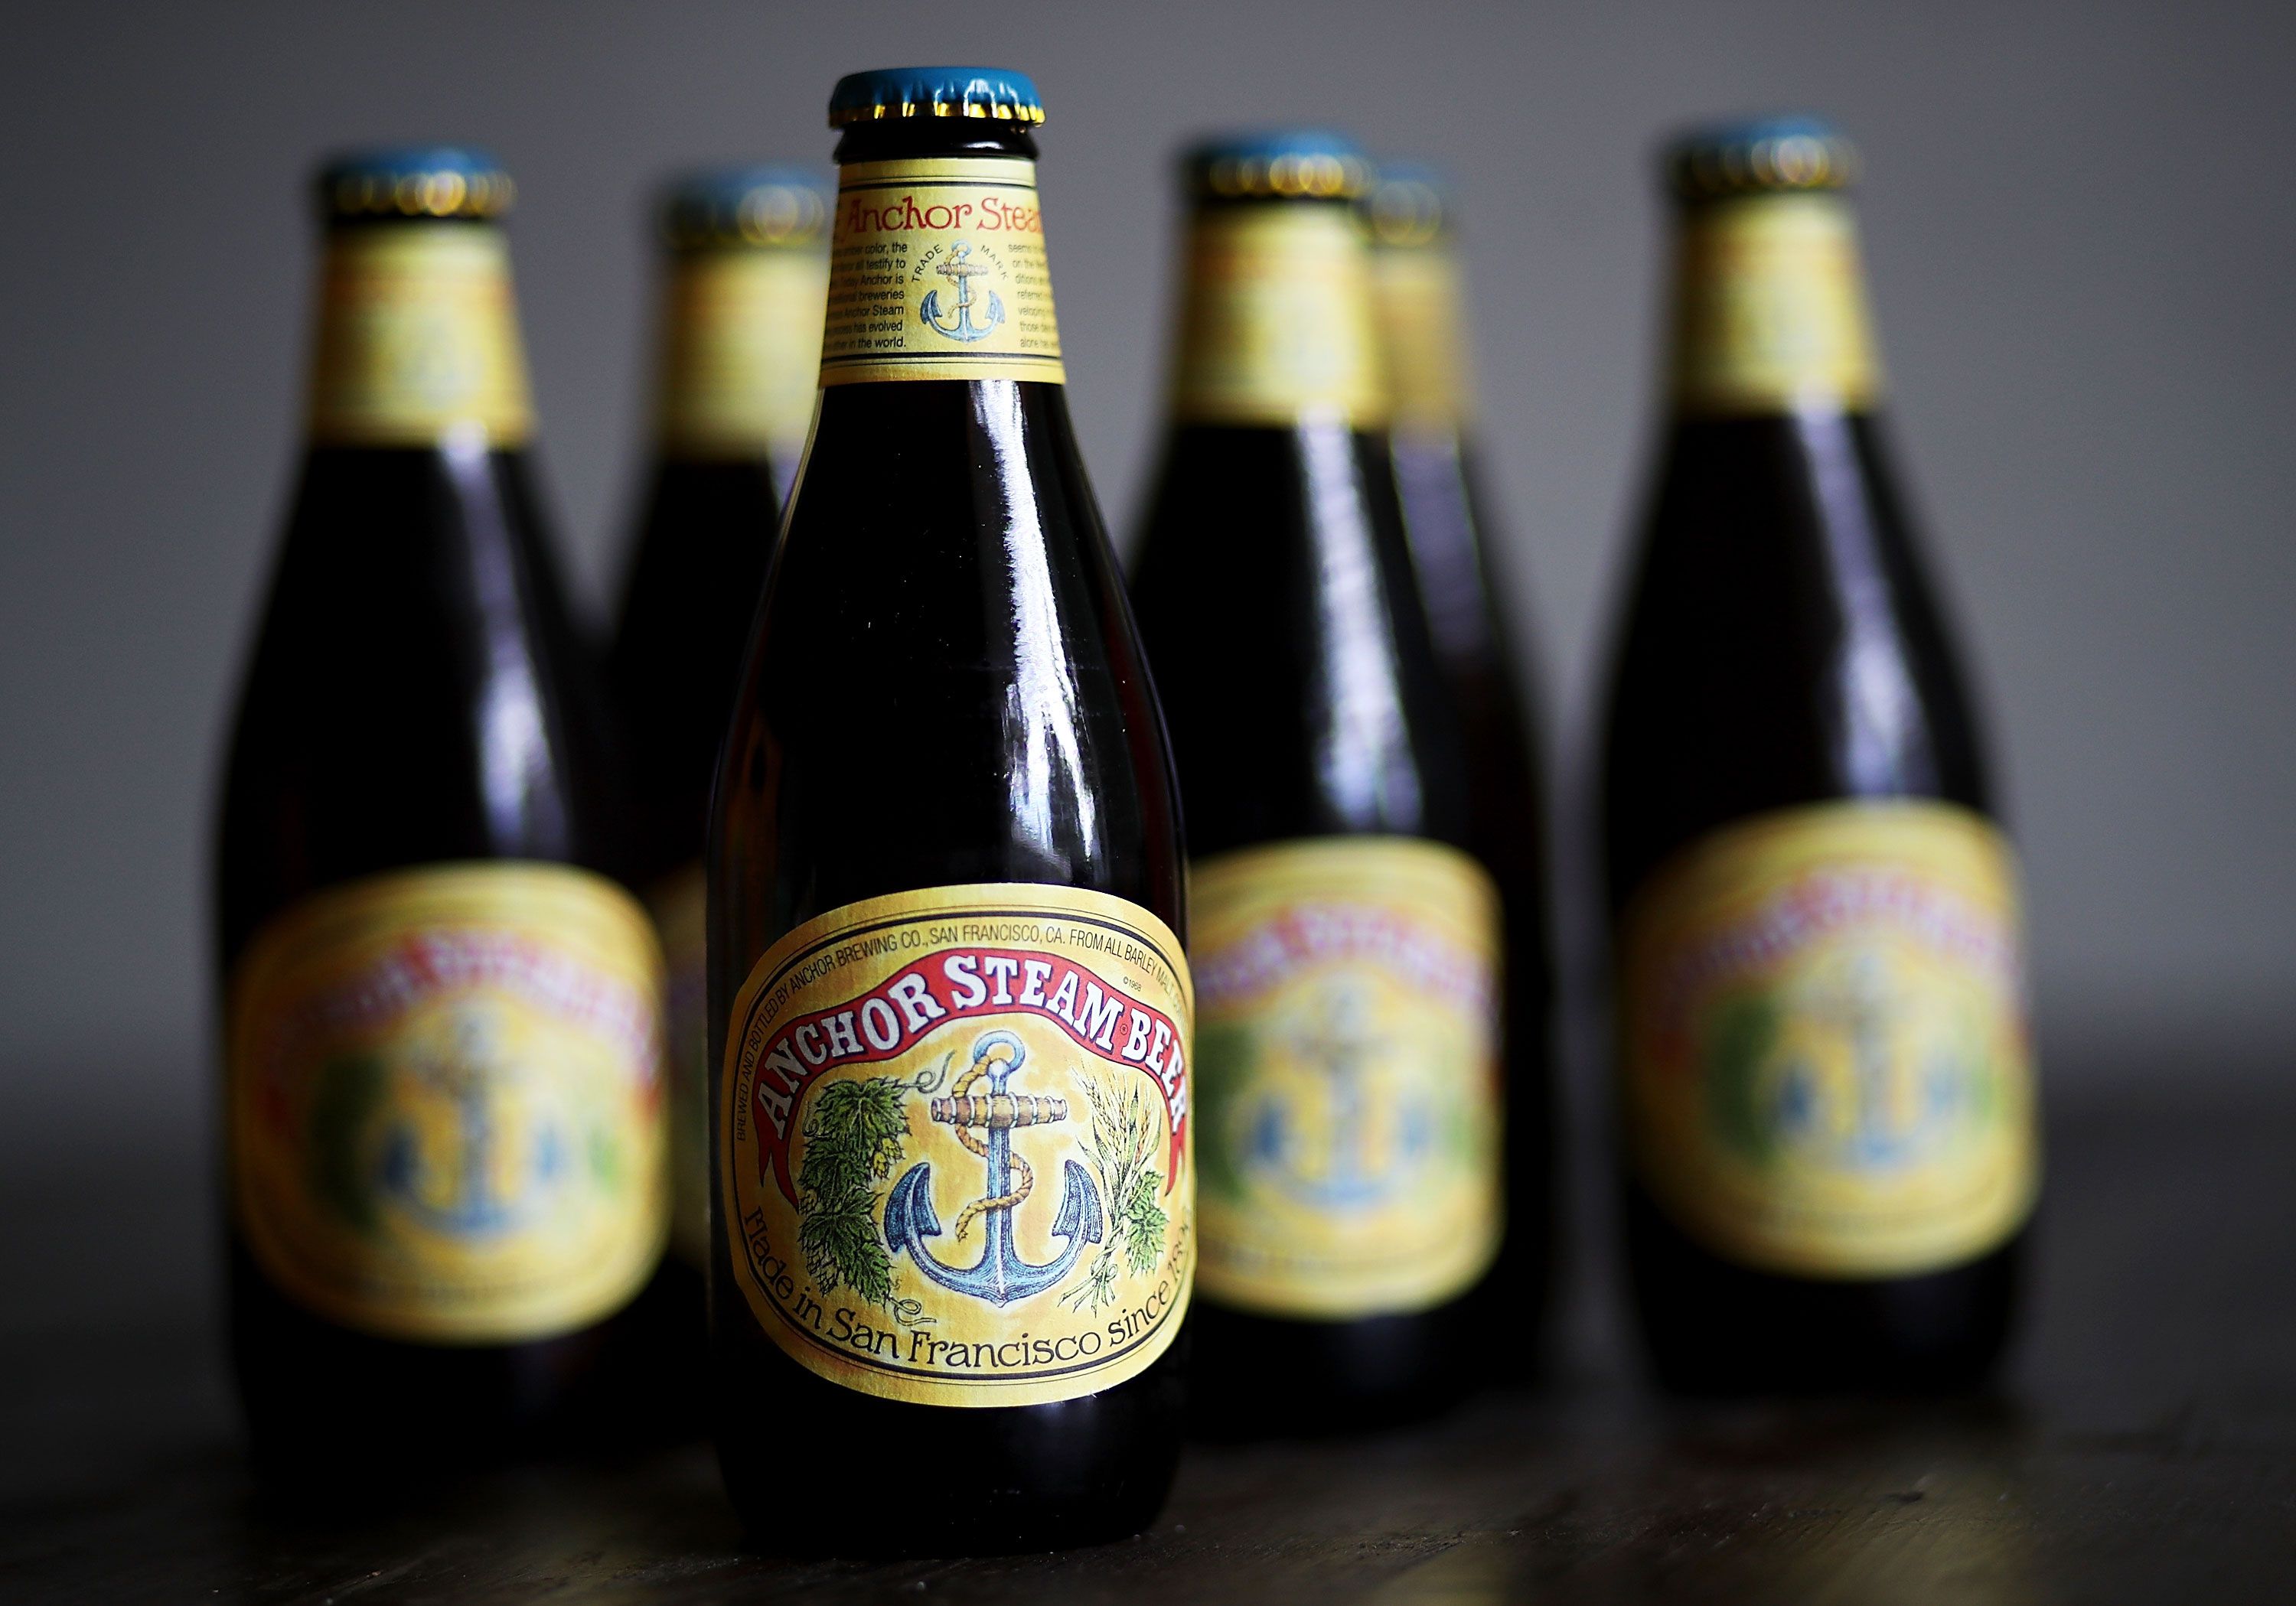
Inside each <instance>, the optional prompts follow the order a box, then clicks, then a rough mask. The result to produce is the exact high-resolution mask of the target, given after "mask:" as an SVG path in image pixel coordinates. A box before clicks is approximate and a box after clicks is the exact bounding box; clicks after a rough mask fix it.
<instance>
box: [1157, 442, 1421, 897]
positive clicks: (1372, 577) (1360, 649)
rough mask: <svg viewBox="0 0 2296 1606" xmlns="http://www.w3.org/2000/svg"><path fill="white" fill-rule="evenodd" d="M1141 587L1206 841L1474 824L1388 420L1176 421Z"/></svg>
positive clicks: (1200, 834) (1187, 785) (1199, 830)
mask: <svg viewBox="0 0 2296 1606" xmlns="http://www.w3.org/2000/svg"><path fill="white" fill-rule="evenodd" d="M1134 594H1135V597H1136V601H1137V604H1138V606H1139V609H1140V612H1141V618H1142V628H1143V632H1144V637H1145V640H1146V644H1147V649H1148V651H1149V653H1150V656H1151V661H1152V663H1153V664H1154V666H1155V668H1156V675H1157V682H1158V685H1159V687H1160V690H1161V692H1162V693H1163V697H1164V702H1165V708H1166V711H1167V714H1168V716H1169V718H1170V720H1171V722H1172V728H1173V741H1174V745H1175V749H1176V752H1177V758H1178V762H1179V765H1180V770H1181V781H1182V786H1183V789H1184V791H1185V795H1186V797H1187V799H1188V809H1189V818H1190V830H1191V834H1192V837H1193V840H1195V842H1196V845H1197V849H1198V851H1199V852H1200V853H1210V852H1215V851H1218V850H1219V849H1221V848H1227V847H1241V846H1245V845H1249V844H1251V843H1256V842H1260V841H1267V840H1284V839H1288V838H1294V837H1304V836H1315V835H1330V834H1347V833H1353V832H1378V833H1396V834H1406V835H1427V836H1433V837H1436V838H1439V839H1440V840H1452V841H1457V840H1462V837H1463V833H1464V829H1465V823H1464V816H1465V809H1464V802H1463V800H1462V799H1463V794H1464V779H1463V774H1464V760H1463V756H1462V754H1461V751H1460V743H1459V737H1458V732H1457V726H1456V710H1455V709H1453V708H1452V707H1451V706H1450V700H1449V699H1448V697H1447V694H1446V691H1445V687H1444V684H1443V680H1442V676H1441V672H1440V668H1439V663H1438V660H1437V658H1436V655H1435V651H1434V648H1433V644H1432V643H1431V639H1430V637H1429V634H1428V629H1427V623H1426V619H1425V617H1424V612H1423V605H1422V603H1421V601H1420V596H1419V592H1418V588H1417V579H1416V577H1415V574H1414V572H1413V569H1412V561H1411V557H1410V553H1409V551H1408V547H1407V544H1406V537H1405V532H1404V523H1403V515H1402V512H1401V509H1400V506H1399V504H1398V500H1397V494H1396V485H1395V479H1394V473H1393V469H1392V465H1391V464H1390V462H1389V458H1388V446H1387V440H1386V438H1385V437H1384V435H1382V434H1377V433H1367V432H1353V433H1351V432H1350V431H1349V430H1346V429H1345V428H1344V426H1340V425H1333V426H1330V427H1328V428H1316V427H1308V426H1302V427H1300V428H1297V429H1292V430H1276V429H1264V428H1260V429H1232V428H1225V427H1220V428H1213V427H1205V426H1188V427H1183V428H1181V429H1178V430H1175V431H1174V433H1173V435H1172V437H1171V438H1170V439H1169V442H1168V443H1167V447H1166V452H1165V456H1164V462H1163V465H1162V469H1161V471H1160V475H1159V478H1158V480H1157V485H1156V489H1155V492H1154V493H1153V496H1152V503H1151V506H1150V511H1149V514H1148V519H1147V523H1146V529H1145V530H1144V533H1143V536H1142V539H1141V545H1140V554H1139V559H1138V564H1137V572H1136V579H1135V585H1134Z"/></svg>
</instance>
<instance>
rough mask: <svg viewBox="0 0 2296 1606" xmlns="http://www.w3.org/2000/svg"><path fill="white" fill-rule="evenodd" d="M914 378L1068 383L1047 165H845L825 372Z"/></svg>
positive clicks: (833, 237)
mask: <svg viewBox="0 0 2296 1606" xmlns="http://www.w3.org/2000/svg"><path fill="white" fill-rule="evenodd" d="M904 379H960V380H974V379H1016V380H1036V381H1041V382H1044V383H1047V384H1054V385H1057V384H1061V383H1062V382H1064V381H1065V379H1066V374H1065V373H1064V371H1063V370H1062V366H1061V331H1060V324H1059V321H1058V320H1057V319H1056V318H1055V317H1054V315H1053V280H1052V274H1051V273H1050V271H1049V270H1048V269H1047V268H1046V266H1045V219H1044V213H1043V210H1042V209H1041V208H1040V207H1039V206H1038V204H1037V164H1036V163H1035V162H1033V161H1029V160H1026V159H1024V158H1020V157H970V156H963V157H958V156H947V157H926V158H919V159H915V160H907V161H869V162H850V163H848V164H847V165H846V166H845V167H844V168H840V170H839V174H838V181H837V217H836V219H835V221H834V222H833V223H832V225H831V232H830V247H829V321H828V326H827V328H826V330H825V331H824V334H823V337H822V344H821V382H822V383H823V384H824V385H849V384H855V383H859V382H862V381H871V380H904Z"/></svg>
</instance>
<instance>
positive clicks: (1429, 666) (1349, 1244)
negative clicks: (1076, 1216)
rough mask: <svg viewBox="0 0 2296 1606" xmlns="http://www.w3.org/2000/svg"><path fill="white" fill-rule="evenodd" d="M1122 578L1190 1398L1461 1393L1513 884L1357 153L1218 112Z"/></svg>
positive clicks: (1490, 1176)
mask: <svg viewBox="0 0 2296 1606" xmlns="http://www.w3.org/2000/svg"><path fill="white" fill-rule="evenodd" d="M1183 172H1184V177H1185V184H1186V186H1187V189H1188V193H1189V196H1190V201H1191V210H1190V217H1189V220H1188V225H1187V230H1188V234H1187V243H1186V259H1185V271H1184V284H1183V288H1182V293H1181V312H1180V337H1179V342H1178V348H1177V361H1176V364H1175V367H1174V373H1173V386H1172V399H1171V406H1172V412H1173V418H1172V425H1171V429H1170V431H1169V436H1168V438H1167V440H1166V443H1165V447H1164V454H1163V463H1162V466H1161V469H1160V473H1159V477H1158V479H1157V481H1156V485H1155V489H1154V492H1153V495H1152V500H1151V504H1150V511H1149V515H1148V521H1147V529H1146V532H1145V535H1144V538H1143V542H1142V545H1141V548H1140V553H1139V557H1138V571H1137V575H1136V581H1135V585H1134V598H1135V602H1136V606H1137V607H1138V609H1139V611H1140V620H1141V630H1142V633H1143V635H1144V639H1145V640H1146V642H1147V643H1148V649H1149V653H1150V657H1151V660H1152V662H1153V663H1154V664H1155V665H1156V670H1157V680H1158V684H1159V687H1160V690H1161V692H1162V694H1163V699H1164V709H1165V713H1166V716H1167V717H1168V718H1169V720H1170V721H1171V726H1172V743H1173V752H1174V757H1175V758H1176V760H1177V765H1178V768H1179V774H1180V783H1181V795H1182V798H1183V799H1184V801H1185V807H1186V812H1187V815H1188V824H1189V833H1190V842H1191V846H1192V848H1193V853H1194V855H1195V857H1194V860H1193V864H1192V866H1191V873H1190V883H1189V884H1190V924H1191V929H1192V932H1193V937H1192V943H1193V946H1192V947H1191V949H1190V954H1191V957H1192V960H1193V964H1194V969H1195V976H1196V985H1197V989H1198V992H1197V1007H1198V1009H1199V1011H1200V1015H1199V1029H1198V1044H1197V1052H1198V1054H1199V1056H1200V1057H1199V1060H1198V1076H1197V1089H1196V1092H1197V1099H1198V1111H1199V1119H1200V1121H1201V1127H1200V1130H1199V1139H1200V1142H1199V1149H1198V1151H1199V1153H1200V1154H1201V1156H1202V1158H1203V1171H1202V1174H1201V1178H1200V1187H1199V1190H1198V1196H1197V1202H1198V1217H1197V1219H1198V1223H1199V1231H1200V1234H1201V1252H1200V1253H1201V1258H1200V1264H1199V1267H1198V1287H1199V1290H1200V1291H1201V1294H1202V1297H1203V1298H1202V1311H1201V1316H1200V1317H1199V1321H1198V1334H1197V1343H1198V1346H1199V1351H1198V1359H1197V1366H1196V1375H1195V1381H1196V1404H1197V1412H1198V1416H1199V1420H1200V1421H1201V1423H1202V1425H1203V1427H1204V1429H1205V1430H1207V1431H1210V1432H1211V1433H1214V1434H1219V1435H1227V1434H1241V1433H1247V1432H1260V1431H1292V1430H1317V1429H1332V1428H1345V1427H1351V1426H1356V1425H1360V1424H1363V1423H1366V1422H1373V1421H1377V1420H1381V1419H1392V1418H1398V1417H1403V1416H1407V1415H1411V1414H1414V1413H1420V1412H1423V1411H1426V1410H1429V1409H1431V1408H1433V1407H1435V1406H1436V1405H1440V1404H1441V1403H1443V1402H1445V1401H1446V1400H1447V1399H1448V1398H1449V1397H1452V1396H1453V1395H1454V1394H1455V1393H1456V1392H1457V1391H1458V1390H1459V1389H1460V1388H1461V1386H1462V1385H1463V1384H1464V1382H1465V1381H1466V1380H1467V1377H1468V1375H1469V1369H1468V1365H1467V1356H1468V1353H1469V1351H1468V1347H1467V1346H1468V1340H1469V1338H1470V1325H1469V1323H1470V1315H1471V1311H1472V1305H1473V1301H1472V1293H1473V1291H1475V1290H1476V1289H1477V1287H1478V1285H1479V1284H1480V1283H1481V1282H1483V1280H1484V1277H1485V1274H1486V1273H1488V1270H1489V1269H1490V1266H1491V1264H1492V1259H1493V1257H1494V1256H1495V1254H1496V1253H1497V1249H1498V1246H1499V1241H1500V1236H1501V1216H1502V1209H1501V1200H1500V1186H1501V1183H1500V1169H1499V1164H1500V1155H1499V1150H1500V1131H1499V1124H1500V1119H1501V1113H1500V1104H1501V1090H1500V1070H1499V1064H1498V1000H1497V966H1498V963H1499V905H1498V895H1497V889H1495V888H1494V886H1493V885H1492V881H1491V877H1490V875H1489V873H1488V871H1486V870H1485V869H1484V868H1483V867H1482V865H1481V864H1479V863H1478V862H1477V861H1476V859H1475V858H1474V857H1473V856H1472V850H1471V842H1472V837H1471V825H1472V815H1471V809H1470V800H1469V796H1468V782H1467V774H1466V763H1465V755H1464V751H1463V750H1462V744H1461V740H1460V736H1459V733H1458V728H1457V725H1456V719H1455V718H1454V717H1453V715H1452V710H1451V708H1450V704H1449V700H1448V697H1447V693H1446V691H1445V688H1444V684H1443V680H1442V676H1441V673H1440V670H1439V665H1438V661H1437V659H1436V656H1435V652H1434V649H1433V646H1432V644H1431V643H1430V641H1429V639H1428V631H1427V622H1426V617H1425V614H1424V611H1423V607H1422V604H1421V602H1420V596H1419V590H1418V586H1417V585H1416V583H1415V580H1414V578H1413V575H1412V569H1411V557H1410V553H1409V551H1408V549H1407V547H1406V537H1405V534H1404V527H1403V518H1402V513H1401V510H1400V508H1399V507H1398V503H1397V500H1396V492H1395V479H1394V474H1393V471H1392V468H1391V466H1390V459H1389V447H1388V434H1387V424H1388V412H1387V397H1386V392H1385V388H1384V385H1383V383H1382V378H1381V372H1380V363H1379V354H1378V348H1377V343H1376V335H1375V330H1374V319H1373V312H1372V299H1371V284H1370V265H1369V262H1368V259H1367V258H1368V248H1367V246H1366V244H1365V235H1364V229H1363V225H1362V220H1361V217H1360V215H1359V213H1358V210H1357V201H1359V199H1360V197H1361V195H1362V193H1363V190H1364V188H1365V182H1366V178H1367V168H1366V167H1365V162H1364V160H1363V158H1362V157H1361V156H1360V155H1359V154H1358V152H1357V151H1356V149H1355V148H1354V147H1353V146H1352V145H1350V144H1349V143H1347V142H1346V141H1344V140H1342V139H1340V138H1337V137H1335V136H1332V135H1323V134H1312V133H1301V134H1282V135H1269V136H1262V137H1254V138H1244V139H1235V140H1227V141H1221V142H1218V143H1210V144H1206V145H1204V146H1202V147H1201V148H1199V149H1198V150H1196V151H1194V152H1193V153H1192V154H1190V155H1189V156H1188V157H1187V158H1185V161H1184V164H1183Z"/></svg>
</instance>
